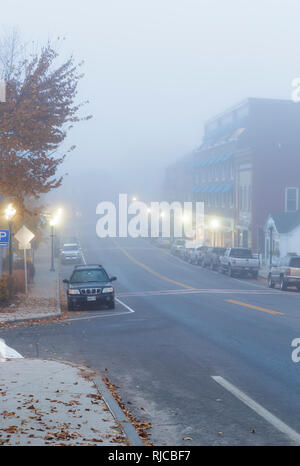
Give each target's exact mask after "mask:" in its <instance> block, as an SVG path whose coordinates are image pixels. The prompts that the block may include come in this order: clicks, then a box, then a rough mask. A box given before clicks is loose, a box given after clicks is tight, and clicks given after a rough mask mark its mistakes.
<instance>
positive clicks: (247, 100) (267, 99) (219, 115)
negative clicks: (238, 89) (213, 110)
mask: <svg viewBox="0 0 300 466" xmlns="http://www.w3.org/2000/svg"><path fill="white" fill-rule="evenodd" d="M255 101H256V102H289V103H293V102H292V101H291V100H290V99H274V98H272V97H247V98H245V99H243V100H241V101H239V102H238V103H236V104H234V105H231V106H230V107H228V108H227V109H226V110H223V111H222V112H220V113H217V114H216V115H215V116H213V117H211V118H209V119H208V120H206V121H205V123H204V127H205V126H206V125H208V124H210V123H212V122H213V121H215V120H218V119H219V118H222V117H223V116H225V115H228V113H231V112H233V111H234V110H237V109H238V108H241V107H243V106H245V105H247V104H249V103H250V102H255Z"/></svg>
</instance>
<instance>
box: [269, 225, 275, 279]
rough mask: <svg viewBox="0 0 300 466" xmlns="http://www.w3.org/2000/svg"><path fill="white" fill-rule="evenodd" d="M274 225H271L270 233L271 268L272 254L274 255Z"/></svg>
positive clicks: (270, 265)
mask: <svg viewBox="0 0 300 466" xmlns="http://www.w3.org/2000/svg"><path fill="white" fill-rule="evenodd" d="M273 229H274V228H273V226H272V225H271V226H270V228H269V234H270V264H269V268H270V270H271V268H272V256H273Z"/></svg>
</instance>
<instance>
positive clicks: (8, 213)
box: [5, 204, 17, 275]
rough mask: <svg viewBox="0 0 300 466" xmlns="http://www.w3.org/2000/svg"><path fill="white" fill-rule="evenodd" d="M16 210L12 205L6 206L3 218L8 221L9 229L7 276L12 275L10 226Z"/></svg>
mask: <svg viewBox="0 0 300 466" xmlns="http://www.w3.org/2000/svg"><path fill="white" fill-rule="evenodd" d="M16 212H17V211H16V209H15V208H14V206H13V205H12V204H8V206H7V207H6V209H5V218H6V220H8V228H9V249H8V261H9V275H12V271H13V248H12V226H13V222H12V220H13V218H14V216H15V215H16Z"/></svg>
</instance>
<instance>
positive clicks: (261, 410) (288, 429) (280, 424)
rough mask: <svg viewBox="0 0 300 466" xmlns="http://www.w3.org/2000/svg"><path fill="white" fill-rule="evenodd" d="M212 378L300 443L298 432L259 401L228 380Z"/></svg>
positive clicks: (217, 377) (214, 376)
mask: <svg viewBox="0 0 300 466" xmlns="http://www.w3.org/2000/svg"><path fill="white" fill-rule="evenodd" d="M212 378H213V379H214V381H215V382H217V383H218V384H219V385H222V387H224V388H226V390H228V391H229V392H230V393H232V394H233V395H234V396H235V397H236V398H238V399H239V400H240V401H242V402H243V403H245V405H247V406H248V407H249V408H251V409H253V411H255V412H256V413H257V414H258V415H259V416H261V417H263V418H264V419H265V420H266V421H267V422H269V423H270V424H271V425H272V426H274V427H275V428H276V429H277V430H279V431H280V432H282V433H283V434H285V435H286V436H287V437H289V439H290V440H292V441H293V442H296V443H297V444H298V445H300V435H299V434H298V432H296V431H295V430H294V429H292V428H291V427H289V426H288V425H287V424H285V423H284V422H283V421H281V420H280V419H279V418H278V417H276V416H274V415H273V414H272V413H270V411H268V410H267V409H265V408H264V407H263V406H261V405H260V404H259V403H256V401H254V400H252V398H250V397H249V396H247V395H246V394H245V393H244V392H242V391H241V390H239V389H238V388H237V387H235V386H234V385H232V384H231V383H230V382H228V381H227V380H226V379H224V378H223V377H220V376H217V375H212Z"/></svg>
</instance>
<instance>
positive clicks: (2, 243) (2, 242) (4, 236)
mask: <svg viewBox="0 0 300 466" xmlns="http://www.w3.org/2000/svg"><path fill="white" fill-rule="evenodd" d="M8 245H9V230H0V247H2V248H8Z"/></svg>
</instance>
